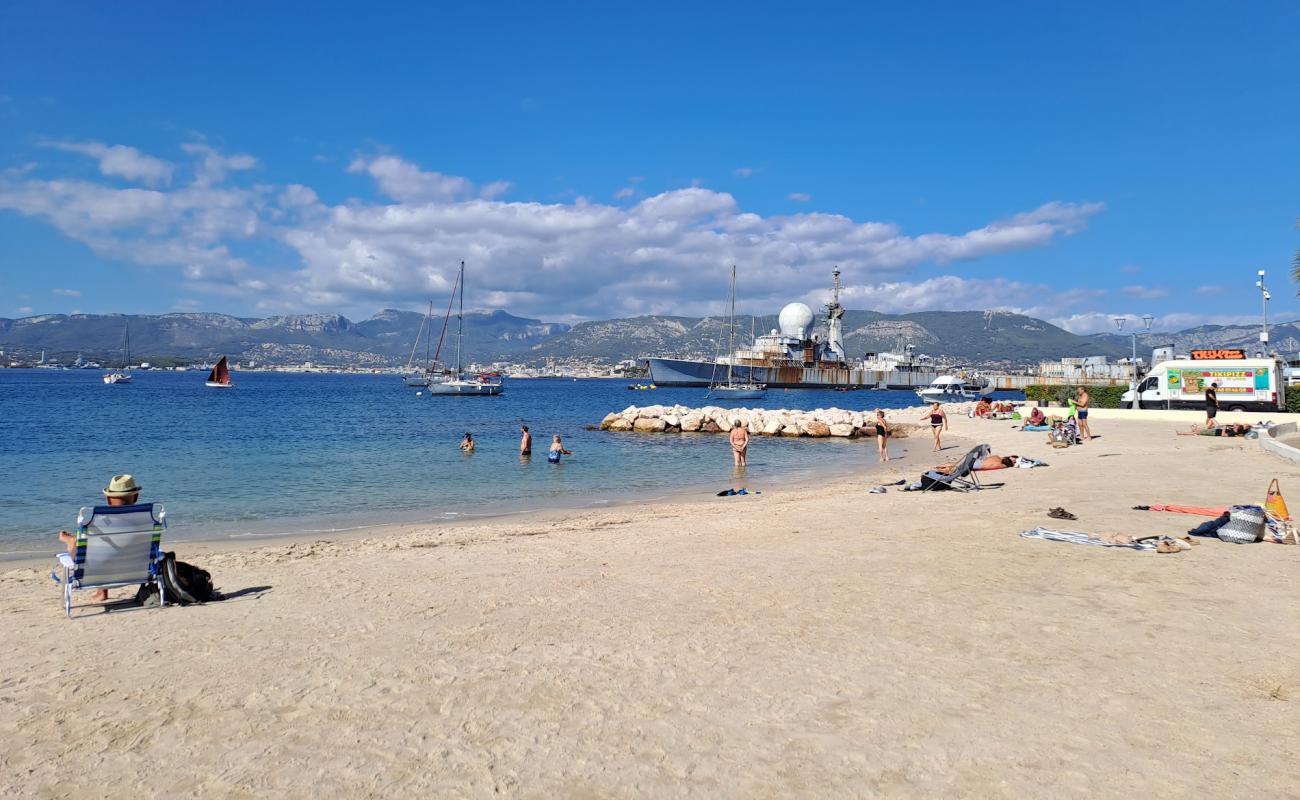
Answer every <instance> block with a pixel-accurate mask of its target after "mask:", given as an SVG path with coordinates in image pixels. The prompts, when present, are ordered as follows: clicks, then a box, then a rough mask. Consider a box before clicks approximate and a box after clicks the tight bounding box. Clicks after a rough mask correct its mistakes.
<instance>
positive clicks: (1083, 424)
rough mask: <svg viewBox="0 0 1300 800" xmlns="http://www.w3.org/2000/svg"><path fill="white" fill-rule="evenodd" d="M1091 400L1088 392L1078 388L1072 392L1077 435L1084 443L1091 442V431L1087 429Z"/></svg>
mask: <svg viewBox="0 0 1300 800" xmlns="http://www.w3.org/2000/svg"><path fill="white" fill-rule="evenodd" d="M1091 403H1092V399H1091V398H1090V397H1088V390H1087V389H1085V388H1083V387H1082V386H1080V387H1079V388H1078V389H1076V390H1075V391H1074V407H1075V412H1074V416H1075V418H1076V419H1078V420H1079V435H1080V436H1082V437H1083V440H1084V441H1085V442H1087V441H1091V440H1092V431H1091V430H1089V429H1088V406H1089V405H1091Z"/></svg>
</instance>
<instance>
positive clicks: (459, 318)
mask: <svg viewBox="0 0 1300 800" xmlns="http://www.w3.org/2000/svg"><path fill="white" fill-rule="evenodd" d="M457 283H459V284H460V305H459V306H458V307H457V309H456V380H460V370H461V363H460V345H461V339H463V338H464V336H465V262H464V261H461V262H460V278H459V280H458V281H457Z"/></svg>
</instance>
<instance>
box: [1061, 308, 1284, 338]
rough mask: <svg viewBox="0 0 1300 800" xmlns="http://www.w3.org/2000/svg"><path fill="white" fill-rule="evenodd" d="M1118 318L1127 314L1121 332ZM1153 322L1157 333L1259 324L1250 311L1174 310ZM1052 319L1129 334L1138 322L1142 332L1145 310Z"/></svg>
mask: <svg viewBox="0 0 1300 800" xmlns="http://www.w3.org/2000/svg"><path fill="white" fill-rule="evenodd" d="M1115 317H1124V318H1125V321H1124V330H1123V331H1122V332H1121V331H1119V330H1118V329H1117V328H1116V327H1115ZM1154 317H1155V319H1154V320H1153V321H1152V323H1151V330H1152V332H1155V333H1161V332H1174V331H1181V330H1186V329H1187V328H1194V327H1197V326H1199V325H1250V324H1252V323H1258V322H1259V317H1258V316H1251V315H1250V314H1193V313H1184V312H1175V313H1170V314H1156V315H1154ZM1051 322H1052V323H1053V324H1055V325H1059V326H1060V327H1062V328H1065V329H1066V330H1067V331H1070V332H1072V333H1079V334H1090V333H1122V335H1124V336H1128V335H1129V334H1131V333H1132V332H1133V326H1134V325H1136V326H1137V329H1138V331H1139V332H1143V330H1144V327H1143V324H1142V313H1135V312H1114V311H1112V312H1101V311H1095V312H1088V313H1082V314H1071V315H1069V316H1065V317H1059V318H1056V319H1052V320H1051Z"/></svg>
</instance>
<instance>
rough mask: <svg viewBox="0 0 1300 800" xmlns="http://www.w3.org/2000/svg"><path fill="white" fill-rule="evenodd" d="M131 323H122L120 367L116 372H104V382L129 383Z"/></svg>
mask: <svg viewBox="0 0 1300 800" xmlns="http://www.w3.org/2000/svg"><path fill="white" fill-rule="evenodd" d="M130 368H131V325H130V323H124V325H123V328H122V369H121V370H120V371H116V372H105V373H104V383H106V384H114V383H130V382H131V373H130V372H128V371H127V370H129V369H130Z"/></svg>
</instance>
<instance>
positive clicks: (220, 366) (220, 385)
mask: <svg viewBox="0 0 1300 800" xmlns="http://www.w3.org/2000/svg"><path fill="white" fill-rule="evenodd" d="M203 385H204V386H206V387H208V388H209V389H233V388H234V386H235V384H234V383H232V382H231V380H230V367H229V366H227V364H226V357H225V356H222V357H221V360H220V361H218V362H217V365H216V366H215V367H213V368H212V371H211V372H209V373H208V380H207V382H206V383H204V384H203Z"/></svg>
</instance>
